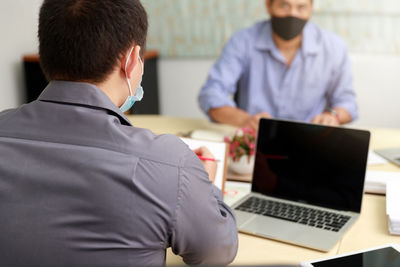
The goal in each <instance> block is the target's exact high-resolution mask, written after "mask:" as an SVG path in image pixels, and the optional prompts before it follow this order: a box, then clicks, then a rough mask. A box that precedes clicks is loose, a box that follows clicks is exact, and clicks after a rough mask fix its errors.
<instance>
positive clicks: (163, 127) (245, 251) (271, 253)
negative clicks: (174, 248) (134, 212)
mask: <svg viewBox="0 0 400 267" xmlns="http://www.w3.org/2000/svg"><path fill="white" fill-rule="evenodd" d="M128 118H129V119H130V121H131V122H132V123H133V125H135V126H136V127H142V128H148V129H151V130H152V131H154V132H155V133H158V134H162V133H171V134H180V133H187V132H190V131H193V130H197V129H203V130H211V131H215V132H218V133H226V134H229V133H232V132H233V131H234V128H233V127H230V126H226V125H220V124H215V123H210V122H208V121H206V120H202V119H181V118H173V117H161V116H141V115H140V116H129V117H128ZM371 133H372V138H371V149H378V148H388V147H400V129H372V130H371ZM368 169H369V170H379V171H397V172H400V168H398V167H396V166H394V165H392V164H390V163H388V164H384V165H379V166H371V167H368ZM388 243H400V237H398V236H392V235H389V232H388V224H387V216H386V198H385V196H379V195H370V194H365V195H364V201H363V207H362V212H361V216H360V218H359V220H358V221H357V222H356V223H355V224H354V226H353V227H352V228H351V229H350V230H349V231H348V232H347V233H346V234H345V235H344V238H343V239H342V240H341V241H340V242H339V243H338V244H337V245H336V246H335V247H334V248H333V249H332V250H331V251H330V252H328V253H322V252H318V251H314V250H311V249H307V248H301V247H297V246H294V245H289V244H285V243H281V242H277V241H273V240H269V239H263V238H259V237H254V236H250V235H246V234H239V251H238V254H237V257H236V259H235V261H234V263H233V264H236V265H249V264H282V263H290V264H299V263H300V262H302V261H307V260H312V259H318V258H322V257H327V256H331V255H336V254H339V253H346V252H351V251H354V250H360V249H365V248H369V247H374V246H379V245H384V244H388ZM167 263H168V264H180V263H182V261H181V260H180V258H178V257H176V256H175V255H173V254H172V253H171V251H170V250H169V251H168V256H167Z"/></svg>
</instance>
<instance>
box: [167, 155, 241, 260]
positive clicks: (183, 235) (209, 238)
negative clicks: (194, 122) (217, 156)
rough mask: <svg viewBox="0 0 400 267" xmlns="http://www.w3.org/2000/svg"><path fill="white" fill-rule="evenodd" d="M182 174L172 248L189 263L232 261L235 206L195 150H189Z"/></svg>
mask: <svg viewBox="0 0 400 267" xmlns="http://www.w3.org/2000/svg"><path fill="white" fill-rule="evenodd" d="M179 176H180V178H179V191H178V201H177V203H178V204H177V207H176V211H175V219H174V221H173V229H172V231H171V247H172V251H173V252H174V253H175V254H177V255H180V256H182V258H183V260H184V262H185V263H186V264H223V265H225V264H229V263H230V262H232V261H233V259H234V258H235V256H236V253H237V248H238V233H237V227H236V220H235V216H234V214H233V212H232V210H231V209H230V208H229V207H228V206H227V205H226V204H225V203H224V202H223V200H222V193H221V191H220V190H219V189H217V188H216V187H215V186H214V185H212V183H211V182H210V180H209V179H208V174H207V173H206V172H205V170H204V168H203V166H202V164H201V162H200V161H199V159H198V158H197V157H196V156H195V154H194V153H192V152H189V153H187V155H186V160H185V164H184V167H182V168H181V169H180V175H179Z"/></svg>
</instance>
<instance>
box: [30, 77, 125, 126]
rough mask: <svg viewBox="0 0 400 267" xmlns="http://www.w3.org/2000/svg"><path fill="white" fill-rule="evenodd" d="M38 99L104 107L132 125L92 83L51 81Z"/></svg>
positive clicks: (123, 121)
mask: <svg viewBox="0 0 400 267" xmlns="http://www.w3.org/2000/svg"><path fill="white" fill-rule="evenodd" d="M38 100H40V101H53V102H60V103H66V104H76V105H83V106H89V107H94V108H102V109H105V110H108V111H111V112H113V113H114V114H115V115H117V116H118V117H119V118H120V121H121V123H123V124H127V125H132V124H131V123H130V121H129V120H128V119H127V118H126V116H125V115H124V113H123V112H122V111H121V110H120V109H119V108H118V107H117V106H115V105H114V103H112V102H111V100H110V98H109V97H108V96H107V95H106V94H105V93H104V92H103V91H102V90H100V88H98V87H97V86H95V85H93V84H90V83H82V82H69V81H51V82H50V83H49V84H48V86H47V87H46V88H45V89H44V91H43V92H42V93H41V95H40V96H39V98H38Z"/></svg>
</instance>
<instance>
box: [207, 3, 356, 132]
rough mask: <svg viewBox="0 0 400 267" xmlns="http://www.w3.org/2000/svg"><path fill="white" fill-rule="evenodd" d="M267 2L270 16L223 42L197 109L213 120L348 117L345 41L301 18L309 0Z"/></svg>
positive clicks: (248, 122) (351, 110) (239, 122)
mask: <svg viewBox="0 0 400 267" xmlns="http://www.w3.org/2000/svg"><path fill="white" fill-rule="evenodd" d="M266 6H267V10H268V13H269V14H270V16H271V20H268V21H263V22H260V23H257V24H255V25H254V26H252V27H251V28H248V29H244V30H241V31H239V32H238V33H236V34H235V35H234V36H233V37H232V39H231V40H230V41H229V42H228V43H227V44H226V46H225V48H224V50H223V52H222V55H221V57H220V59H219V60H218V62H217V63H216V64H215V65H214V66H213V67H212V69H211V71H210V74H209V77H208V80H207V82H206V84H205V85H204V87H203V88H202V90H201V92H200V95H199V103H200V106H201V108H202V110H203V111H204V112H205V113H206V114H207V115H208V116H209V117H211V119H213V120H214V121H217V122H221V123H227V124H232V125H234V126H238V127H245V126H248V127H252V128H254V129H257V128H258V121H259V119H260V118H261V117H266V118H271V117H275V118H282V119H289V120H298V121H305V122H312V123H318V124H325V125H340V124H345V123H348V122H351V121H352V120H355V119H356V118H357V116H358V112H357V103H356V98H355V93H354V90H353V87H352V77H351V64H350V59H349V55H348V52H347V49H346V46H345V43H344V42H343V41H342V40H341V39H340V38H339V37H338V36H336V35H334V34H333V33H330V32H327V31H325V30H323V29H321V28H319V27H318V26H316V25H315V24H313V23H311V22H309V21H308V20H309V19H310V17H311V15H312V9H313V2H312V0H267V1H266ZM234 94H236V97H237V101H236V102H235V101H234V100H232V95H234Z"/></svg>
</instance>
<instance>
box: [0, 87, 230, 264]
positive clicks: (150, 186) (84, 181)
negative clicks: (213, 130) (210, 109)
mask: <svg viewBox="0 0 400 267" xmlns="http://www.w3.org/2000/svg"><path fill="white" fill-rule="evenodd" d="M133 124H134V121H133ZM0 152H1V154H0V266H143V265H152V266H159V265H163V264H165V257H166V252H165V250H166V248H168V247H172V250H173V252H174V253H176V254H178V255H181V256H182V257H183V259H184V261H185V262H186V263H188V264H195V263H218V264H227V263H229V262H231V261H232V260H233V259H234V257H235V255H236V251H237V243H238V240H237V228H236V223H235V219H234V215H233V212H232V210H231V209H230V208H229V207H228V206H227V205H226V204H224V202H223V201H222V195H221V192H220V191H219V190H218V189H217V188H216V187H215V186H214V185H212V184H211V182H210V181H209V179H208V174H207V173H206V172H205V170H204V168H203V166H202V164H201V162H200V160H199V159H198V158H197V157H196V155H195V154H194V153H193V152H192V151H191V150H190V149H189V148H188V147H187V146H186V145H185V144H184V143H183V142H181V141H180V140H179V139H178V138H177V137H175V136H172V135H161V136H157V135H154V134H153V133H152V132H151V131H149V130H146V129H140V128H135V127H133V126H132V125H131V124H130V122H129V121H128V120H127V118H126V117H125V116H124V114H123V113H121V111H120V110H119V109H118V108H117V107H116V106H115V105H114V104H113V103H112V102H111V101H110V99H109V98H108V97H107V96H106V95H105V94H104V93H103V92H102V91H101V90H100V89H98V88H97V87H95V86H94V85H91V84H87V83H74V82H63V81H53V82H51V83H50V84H49V86H48V87H47V88H46V89H45V91H44V92H43V93H42V95H41V96H40V97H39V99H38V100H36V101H34V102H32V103H30V104H27V105H23V106H21V107H19V108H17V109H12V110H7V111H3V112H1V113H0Z"/></svg>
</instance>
